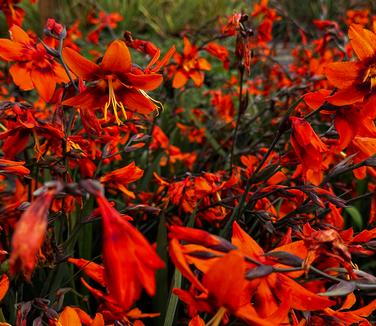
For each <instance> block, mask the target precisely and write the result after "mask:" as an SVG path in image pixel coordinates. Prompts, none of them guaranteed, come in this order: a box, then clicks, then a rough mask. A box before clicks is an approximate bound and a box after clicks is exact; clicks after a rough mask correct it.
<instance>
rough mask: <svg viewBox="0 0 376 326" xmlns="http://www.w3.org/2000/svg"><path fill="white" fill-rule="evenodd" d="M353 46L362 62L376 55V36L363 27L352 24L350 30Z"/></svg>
mask: <svg viewBox="0 0 376 326" xmlns="http://www.w3.org/2000/svg"><path fill="white" fill-rule="evenodd" d="M349 38H350V42H351V46H352V48H353V49H354V51H355V53H356V55H357V56H358V58H359V59H360V60H363V59H367V58H371V57H373V56H374V55H375V54H376V34H375V33H373V32H371V31H370V30H368V29H365V28H363V26H361V25H358V24H352V25H351V26H350V29H349Z"/></svg>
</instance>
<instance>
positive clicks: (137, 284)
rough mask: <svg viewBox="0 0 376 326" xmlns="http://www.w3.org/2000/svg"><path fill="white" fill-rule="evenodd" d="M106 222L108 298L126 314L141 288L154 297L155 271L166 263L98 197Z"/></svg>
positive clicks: (105, 242)
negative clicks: (115, 302) (114, 301)
mask: <svg viewBox="0 0 376 326" xmlns="http://www.w3.org/2000/svg"><path fill="white" fill-rule="evenodd" d="M96 199H97V202H98V205H99V209H100V211H101V215H102V222H103V262H104V268H105V279H106V283H107V287H108V291H109V295H110V296H111V297H112V298H113V299H114V300H116V301H117V304H118V305H120V306H122V307H123V308H124V310H125V311H127V310H129V308H130V307H131V306H132V305H133V304H134V302H135V301H136V300H137V299H138V298H139V297H140V295H141V291H142V288H145V290H146V292H147V293H148V294H149V295H151V296H153V295H154V294H155V272H156V270H157V269H160V268H163V267H164V263H163V261H162V260H161V259H160V258H159V257H158V255H157V254H156V252H155V250H154V249H153V248H152V246H151V245H150V244H149V242H148V241H147V240H146V239H145V238H144V236H143V235H142V234H141V233H140V231H138V230H137V229H136V228H135V227H134V226H132V225H131V224H130V223H129V222H128V221H126V220H124V218H122V217H121V216H120V214H119V213H118V212H117V211H116V210H115V209H114V208H113V207H112V206H111V204H110V203H109V202H108V201H107V200H106V199H105V198H104V197H103V196H101V195H98V196H97V197H96Z"/></svg>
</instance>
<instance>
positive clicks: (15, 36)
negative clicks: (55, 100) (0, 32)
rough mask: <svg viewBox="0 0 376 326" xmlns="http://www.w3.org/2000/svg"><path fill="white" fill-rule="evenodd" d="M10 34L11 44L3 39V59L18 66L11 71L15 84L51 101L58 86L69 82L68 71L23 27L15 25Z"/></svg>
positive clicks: (1, 44)
mask: <svg viewBox="0 0 376 326" xmlns="http://www.w3.org/2000/svg"><path fill="white" fill-rule="evenodd" d="M9 31H10V34H11V38H12V39H11V40H8V39H0V58H2V59H3V60H5V61H10V62H15V63H14V64H13V65H12V66H11V67H10V69H9V72H10V74H11V76H12V78H13V81H14V83H15V84H16V85H17V86H18V87H19V88H20V89H22V90H24V91H29V90H32V89H34V88H35V89H36V90H37V92H38V93H39V95H40V96H41V97H42V98H43V99H44V100H45V101H46V102H48V101H50V100H51V98H52V96H53V94H54V92H55V88H56V84H57V83H60V82H61V83H66V82H68V81H69V79H68V76H67V74H66V72H65V70H64V68H63V67H62V66H61V65H60V64H58V63H57V62H56V61H55V60H54V57H53V56H52V55H50V54H48V53H47V50H46V49H45V47H44V46H43V45H42V44H41V43H36V42H35V41H34V40H33V39H32V38H30V37H29V35H28V34H27V33H26V32H25V31H24V30H23V29H22V28H21V27H18V26H16V25H13V26H12V27H11V28H10V30H9Z"/></svg>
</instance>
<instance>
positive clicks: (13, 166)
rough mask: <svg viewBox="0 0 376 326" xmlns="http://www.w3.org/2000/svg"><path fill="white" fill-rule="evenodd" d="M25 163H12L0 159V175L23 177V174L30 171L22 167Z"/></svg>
mask: <svg viewBox="0 0 376 326" xmlns="http://www.w3.org/2000/svg"><path fill="white" fill-rule="evenodd" d="M24 164H25V162H14V161H10V160H4V159H0V174H3V173H4V174H6V173H11V174H16V175H19V176H23V175H25V174H29V173H30V170H29V169H28V168H25V167H24V166H23V165H24Z"/></svg>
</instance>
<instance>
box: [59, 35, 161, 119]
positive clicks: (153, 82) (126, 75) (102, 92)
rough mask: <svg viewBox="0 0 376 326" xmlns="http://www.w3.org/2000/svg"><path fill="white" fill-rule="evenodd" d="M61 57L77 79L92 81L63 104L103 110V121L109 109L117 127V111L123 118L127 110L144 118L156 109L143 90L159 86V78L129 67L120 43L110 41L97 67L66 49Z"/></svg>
mask: <svg viewBox="0 0 376 326" xmlns="http://www.w3.org/2000/svg"><path fill="white" fill-rule="evenodd" d="M63 57H64V60H65V62H66V63H67V65H68V66H69V69H71V70H72V71H73V72H74V73H75V74H76V75H77V76H78V77H80V78H82V79H83V80H86V81H88V82H93V85H91V86H89V87H87V88H86V89H85V90H83V91H82V92H81V93H79V94H78V95H77V96H74V97H72V98H69V99H67V100H65V101H64V102H63V104H64V105H70V106H77V107H81V108H85V109H95V108H100V107H104V119H105V120H107V116H108V114H107V113H108V108H112V110H113V112H114V115H115V119H116V122H117V123H118V124H120V123H121V120H120V119H119V116H118V110H120V111H121V113H122V114H123V116H124V119H127V113H126V111H127V110H128V111H131V112H138V113H141V114H145V115H146V114H149V113H151V112H153V111H155V110H156V109H157V108H158V107H157V105H156V104H155V103H154V102H155V101H153V100H152V99H151V98H150V97H149V96H148V95H147V94H146V93H145V91H151V90H153V89H155V88H157V87H158V86H159V85H160V84H161V83H162V79H163V78H162V75H160V74H156V73H149V74H145V73H144V72H143V71H142V70H141V69H140V68H136V67H134V66H132V61H131V55H130V53H129V50H128V47H127V46H126V44H125V43H124V42H123V41H120V40H116V41H114V42H112V43H111V44H110V45H109V47H108V48H107V50H106V52H105V54H104V56H103V60H102V62H101V63H100V64H99V65H98V64H96V63H94V62H92V61H90V60H88V59H86V58H84V57H83V56H82V55H80V54H79V53H78V52H76V51H74V50H72V49H70V48H64V50H63Z"/></svg>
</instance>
